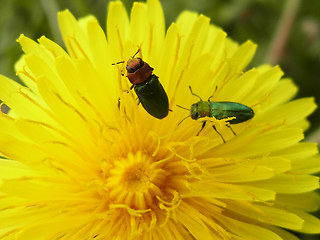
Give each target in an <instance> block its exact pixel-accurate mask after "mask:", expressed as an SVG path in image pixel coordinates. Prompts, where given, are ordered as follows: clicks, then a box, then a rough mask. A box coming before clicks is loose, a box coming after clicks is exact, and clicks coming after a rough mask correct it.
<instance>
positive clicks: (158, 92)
mask: <svg viewBox="0 0 320 240" xmlns="http://www.w3.org/2000/svg"><path fill="white" fill-rule="evenodd" d="M138 52H139V50H138V51H137V52H136V54H135V55H134V56H133V57H132V58H130V59H129V60H128V61H127V66H126V70H127V78H128V79H129V81H130V82H131V83H132V87H131V89H132V88H134V91H135V92H136V94H137V96H138V98H139V101H140V102H141V104H142V106H143V107H144V109H145V110H146V111H147V112H148V113H149V114H150V115H152V116H154V117H155V118H158V119H162V118H164V117H166V116H167V115H168V112H169V101H168V96H167V94H166V92H165V90H164V88H163V87H162V85H161V83H160V82H159V79H158V77H157V76H156V75H154V74H152V72H153V68H152V67H150V66H149V64H148V63H146V62H144V61H143V60H142V59H141V58H139V57H137V58H135V56H136V55H137V53H138Z"/></svg>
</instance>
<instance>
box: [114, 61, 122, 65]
mask: <svg viewBox="0 0 320 240" xmlns="http://www.w3.org/2000/svg"><path fill="white" fill-rule="evenodd" d="M120 63H125V61H120V62H116V63H112V64H111V65H118V64H120Z"/></svg>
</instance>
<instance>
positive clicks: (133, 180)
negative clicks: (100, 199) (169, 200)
mask: <svg viewBox="0 0 320 240" xmlns="http://www.w3.org/2000/svg"><path fill="white" fill-rule="evenodd" d="M166 178H167V174H166V172H165V171H164V170H163V169H162V168H161V167H159V166H157V164H154V162H153V161H152V158H151V157H150V156H146V155H143V154H141V152H137V153H135V154H132V153H129V154H128V156H127V158H122V159H119V160H118V161H116V162H115V163H114V166H113V167H112V168H111V169H110V177H109V178H108V179H107V189H108V190H109V191H108V192H109V199H110V200H111V202H113V203H116V204H126V205H127V206H128V207H130V208H134V209H147V208H151V207H152V205H153V203H154V201H155V200H156V196H161V195H163V192H162V190H161V189H162V188H163V186H164V183H165V182H166V181H165V180H166Z"/></svg>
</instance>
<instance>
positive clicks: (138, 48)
mask: <svg viewBox="0 0 320 240" xmlns="http://www.w3.org/2000/svg"><path fill="white" fill-rule="evenodd" d="M139 52H140V48H138V51H137V52H136V53H135V54H134V55H133V56H132V58H134V57H135V56H136V55H137V54H138V53H139Z"/></svg>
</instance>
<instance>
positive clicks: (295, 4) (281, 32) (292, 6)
mask: <svg viewBox="0 0 320 240" xmlns="http://www.w3.org/2000/svg"><path fill="white" fill-rule="evenodd" d="M300 3H301V0H287V1H286V3H285V4H284V7H283V12H282V15H281V18H280V20H279V22H278V25H277V29H276V31H275V33H274V35H273V38H272V41H271V44H270V46H269V50H268V53H267V56H266V59H265V60H266V62H269V63H271V64H273V65H274V64H277V63H278V62H279V60H280V59H281V56H282V53H283V51H284V48H285V45H286V43H287V40H288V37H289V34H290V31H291V27H292V25H293V22H294V19H295V17H296V15H297V12H298V9H299V5H300Z"/></svg>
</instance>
